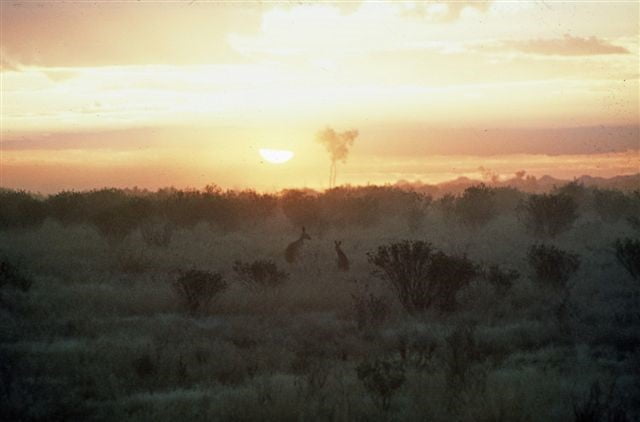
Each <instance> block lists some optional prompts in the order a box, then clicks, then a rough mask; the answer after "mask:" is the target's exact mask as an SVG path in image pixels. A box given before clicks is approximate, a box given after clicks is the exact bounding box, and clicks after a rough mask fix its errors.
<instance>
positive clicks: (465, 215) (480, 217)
mask: <svg viewBox="0 0 640 422" xmlns="http://www.w3.org/2000/svg"><path fill="white" fill-rule="evenodd" d="M494 196H495V192H494V191H493V189H491V188H489V187H487V186H486V185H485V184H483V183H482V184H480V185H478V186H471V187H469V188H467V189H465V190H464V192H463V193H462V195H461V196H460V197H459V198H457V199H456V202H455V208H454V212H455V214H456V216H457V217H458V220H459V221H460V222H461V223H462V224H464V225H466V226H468V227H472V228H478V227H481V226H484V225H485V224H487V223H488V222H489V221H491V220H492V219H493V218H494V217H495V216H496V205H495V198H494Z"/></svg>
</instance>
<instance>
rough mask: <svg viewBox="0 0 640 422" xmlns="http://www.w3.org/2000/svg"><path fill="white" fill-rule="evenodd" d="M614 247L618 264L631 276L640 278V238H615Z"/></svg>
mask: <svg viewBox="0 0 640 422" xmlns="http://www.w3.org/2000/svg"><path fill="white" fill-rule="evenodd" d="M614 247H615V250H616V258H617V259H618V262H619V263H620V265H622V266H623V267H624V268H625V269H626V270H627V271H628V272H629V274H631V277H633V278H635V279H636V280H640V240H638V239H631V238H628V237H626V238H624V239H617V240H616V241H615V243H614Z"/></svg>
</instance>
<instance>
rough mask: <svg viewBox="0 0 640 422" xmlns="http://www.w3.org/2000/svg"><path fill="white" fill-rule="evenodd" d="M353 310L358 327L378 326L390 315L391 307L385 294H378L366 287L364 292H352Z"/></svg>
mask: <svg viewBox="0 0 640 422" xmlns="http://www.w3.org/2000/svg"><path fill="white" fill-rule="evenodd" d="M351 299H352V302H353V310H354V312H355V317H356V323H357V324H358V329H360V330H362V329H364V328H368V327H377V326H379V325H381V324H382V323H383V322H384V321H385V320H386V319H387V317H388V316H389V313H390V310H391V309H390V307H389V304H388V303H387V300H386V299H385V298H384V297H383V296H378V295H376V294H374V293H373V292H371V291H370V290H369V289H368V287H365V288H364V290H363V291H362V292H359V293H357V294H352V295H351Z"/></svg>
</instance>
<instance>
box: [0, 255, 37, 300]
mask: <svg viewBox="0 0 640 422" xmlns="http://www.w3.org/2000/svg"><path fill="white" fill-rule="evenodd" d="M32 284H33V282H32V280H31V278H29V277H28V276H26V275H25V274H24V272H23V271H21V270H20V269H19V268H18V267H17V266H15V265H14V264H12V263H10V262H9V261H5V260H0V288H2V287H4V286H10V287H13V288H16V289H20V290H22V291H23V292H26V291H28V290H29V289H30V288H31V285H32Z"/></svg>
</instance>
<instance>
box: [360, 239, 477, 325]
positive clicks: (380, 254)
mask: <svg viewBox="0 0 640 422" xmlns="http://www.w3.org/2000/svg"><path fill="white" fill-rule="evenodd" d="M367 256H368V259H369V262H370V263H372V264H373V265H375V266H376V267H378V269H379V270H378V272H376V274H378V275H379V276H380V277H381V278H382V279H383V280H385V281H387V282H388V283H389V284H390V286H391V288H392V289H393V291H394V292H395V293H396V295H397V296H398V299H399V300H400V303H401V304H402V305H403V306H404V308H405V309H406V310H407V311H408V312H409V313H415V312H420V311H425V310H427V309H429V308H431V306H433V305H435V306H436V307H438V308H439V309H440V310H441V311H452V310H453V309H454V308H455V305H456V294H457V293H458V291H460V289H462V288H463V287H464V286H466V285H467V284H469V282H470V281H471V280H472V279H473V278H474V277H476V276H477V275H478V268H477V266H476V265H475V264H474V263H473V262H471V261H470V260H469V259H468V258H467V257H466V256H461V257H458V256H449V255H447V254H445V253H443V252H440V251H437V250H435V249H434V248H433V247H432V245H431V244H430V243H428V242H424V241H414V242H411V241H403V242H398V243H391V244H388V245H383V246H379V247H378V249H377V251H375V252H369V253H368V254H367Z"/></svg>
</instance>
